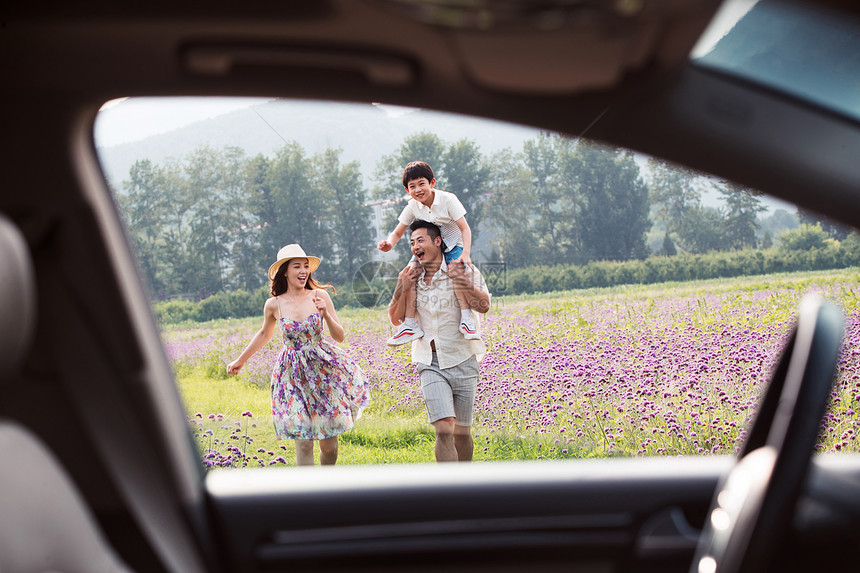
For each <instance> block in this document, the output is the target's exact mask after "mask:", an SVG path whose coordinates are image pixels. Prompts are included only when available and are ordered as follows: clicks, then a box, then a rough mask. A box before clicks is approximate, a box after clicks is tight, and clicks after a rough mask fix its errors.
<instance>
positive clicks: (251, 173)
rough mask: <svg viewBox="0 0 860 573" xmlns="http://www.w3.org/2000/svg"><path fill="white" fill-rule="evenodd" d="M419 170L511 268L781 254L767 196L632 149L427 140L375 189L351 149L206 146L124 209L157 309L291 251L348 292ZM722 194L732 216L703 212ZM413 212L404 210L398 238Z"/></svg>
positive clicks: (163, 167)
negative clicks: (312, 258) (652, 238)
mask: <svg viewBox="0 0 860 573" xmlns="http://www.w3.org/2000/svg"><path fill="white" fill-rule="evenodd" d="M415 159H422V160H424V161H427V162H428V163H429V164H430V165H431V166H432V167H433V168H434V171H435V172H436V178H437V187H438V188H440V189H444V190H447V191H451V192H453V193H455V194H456V195H457V196H458V197H459V199H460V200H461V202H462V203H463V205H464V206H465V207H466V210H467V215H466V217H467V219H468V221H469V224H470V226H471V227H472V230H473V236H474V237H475V238H476V239H477V238H478V237H479V236H481V235H482V234H486V235H488V237H489V243H490V244H491V245H492V253H491V254H490V255H489V257H488V258H489V259H491V260H492V261H493V262H504V263H505V265H506V266H507V268H508V269H515V268H518V267H526V266H534V265H558V264H575V265H582V264H586V263H588V262H591V261H627V260H634V259H636V260H641V259H644V258H645V257H647V256H648V255H650V254H652V252H651V249H649V248H648V245H647V243H646V236H647V234H648V233H649V232H650V233H652V234H653V233H654V232H655V231H657V232H660V233H661V234H662V235H663V241H662V244H661V247H660V252H659V253H657V254H667V255H671V254H674V253H676V252H685V253H691V254H698V253H706V252H709V251H718V250H730V249H742V248H756V247H767V246H769V244H767V243H768V241H769V240H770V239H769V238H768V237H767V235H765V237H764V239H762V238H760V237H759V225H760V223H759V219H758V215H759V214H760V213H761V212H762V211H764V210H765V207H764V206H763V204H762V202H761V198H760V196H759V195H757V194H756V193H755V192H753V191H751V190H748V189H742V188H738V187H737V186H735V185H732V184H730V183H729V182H725V181H719V180H713V179H709V178H707V177H703V176H700V175H699V174H697V173H693V172H691V171H688V170H684V169H680V168H677V167H673V166H670V165H667V164H665V163H663V162H661V161H658V160H655V159H650V160H648V163H647V168H643V166H644V164H643V162H642V161H641V160H637V158H636V157H635V155H634V154H633V153H631V152H629V151H626V150H621V149H616V148H609V147H604V146H600V145H597V144H594V143H591V142H586V141H582V140H577V139H572V138H566V137H562V136H559V135H554V134H549V133H541V134H539V135H538V136H536V137H535V138H534V139H531V140H528V141H526V142H525V143H524V145H523V147H522V149H521V150H512V149H506V150H503V151H501V152H498V153H494V154H491V155H484V154H482V153H481V150H480V147H479V146H478V145H477V144H476V143H475V142H474V141H471V140H467V139H464V140H461V141H457V142H454V143H451V144H448V143H445V142H443V141H442V140H441V139H440V138H439V137H438V136H437V135H434V134H431V133H426V132H424V133H418V134H415V135H413V136H411V137H408V138H406V139H405V140H404V141H403V143H402V144H401V146H400V147H399V148H398V149H396V150H395V151H394V152H392V153H391V154H389V155H386V156H384V157H382V158H381V159H380V161H379V162H378V164H377V165H376V169H375V172H374V181H373V187H372V188H368V187H367V186H366V184H365V182H364V181H363V178H362V176H361V171H360V165H359V164H358V162H347V163H344V162H343V161H342V159H341V151H340V150H331V149H330V150H326V151H324V152H322V153H317V154H313V155H308V154H307V153H306V152H305V151H304V149H303V148H302V146H301V145H300V144H299V143H297V142H289V143H286V144H285V145H284V146H283V147H282V148H280V149H279V150H278V151H277V152H276V153H275V154H274V156H272V157H266V156H264V155H256V156H253V157H249V156H247V155H246V153H245V152H244V151H243V150H242V149H240V148H237V147H225V148H223V149H212V148H209V147H202V148H198V149H197V150H195V151H194V152H192V153H191V154H189V155H188V156H186V157H184V158H180V159H176V158H173V159H170V160H167V161H165V162H164V163H162V164H154V163H153V162H152V161H150V160H139V161H137V162H135V163H134V165H133V166H132V167H131V169H130V170H129V178H128V180H126V181H124V182H123V186H122V187H123V188H122V190H121V191H120V192H119V193H117V201H118V205H119V208H120V212H121V214H122V216H123V218H124V219H125V222H126V225H127V228H128V233H129V235H130V237H131V239H132V242H133V244H134V246H135V248H136V250H137V254H138V260H139V263H140V267H141V272H142V274H143V276H144V277H145V280H146V282H147V283H148V285H149V287H150V289H151V292H152V296H153V298H154V299H155V300H165V299H169V298H173V297H176V296H184V297H186V298H191V299H194V300H200V299H204V298H206V297H208V296H210V295H212V294H214V293H218V292H229V291H235V290H244V291H248V292H251V291H256V290H258V289H259V288H260V287H261V286H262V285H264V284H265V282H266V280H267V279H266V276H265V269H266V268H267V267H268V265H269V264H270V263H271V262H272V260H273V257H274V254H275V253H276V252H277V250H278V249H279V248H280V247H281V246H283V245H285V244H288V243H299V244H300V245H302V247H303V248H304V249H305V251H306V252H308V253H309V254H314V255H317V256H320V257H322V258H323V260H324V261H325V264H324V265H323V266H322V267H321V268H320V270H319V272H318V273H317V274H318V275H319V276H318V278H319V279H321V280H323V281H326V282H331V283H333V284H335V285H346V284H349V282H350V281H351V280H352V278H353V277H354V276H355V274H356V271H357V270H358V269H359V267H360V266H361V265H362V264H363V263H365V262H367V261H369V260H370V259H371V255H372V253H373V249H374V248H375V244H374V243H375V240H374V237H373V234H372V222H371V209H370V207H369V203H370V202H371V201H383V200H397V199H400V198H402V197H403V195H404V190H403V186H402V184H401V172H402V169H403V166H404V165H405V164H406V163H408V162H409V161H413V160H415ZM708 190H715V191H717V192H719V193H721V194H722V195H723V196H724V202H725V205H724V207H721V208H714V207H706V206H704V205H703V204H702V196H703V193H705V192H706V191H708ZM402 205H403V204H402V203H394V206H393V207H392V208H391V209H389V212H388V215H387V219H386V220H384V221H383V222H382V227H383V229H384V230H385V231H388V230H390V229H393V227H394V224H395V218H396V216H397V214H399V211H400V209H401V208H402ZM761 243H764V244H761ZM397 251H398V252H400V253H401V255H402V256H403V257H404V260H405V258H406V257H408V252H407V251H408V249H406V248H403V246H400V247H398V249H397Z"/></svg>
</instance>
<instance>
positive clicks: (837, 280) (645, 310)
mask: <svg viewBox="0 0 860 573" xmlns="http://www.w3.org/2000/svg"><path fill="white" fill-rule="evenodd" d="M858 284H860V272H858V269H856V268H855V269H845V270H839V271H819V272H807V273H784V274H777V275H769V276H756V277H742V278H738V279H733V280H708V281H691V282H686V283H665V284H660V285H653V284H652V285H627V286H615V287H608V288H604V289H587V290H581V291H566V292H561V293H551V294H540V295H518V296H510V297H498V296H497V297H494V298H493V306H494V308H493V311H491V312H497V313H499V315H512V314H515V315H517V316H527V317H532V318H535V319H541V318H542V317H546V316H547V315H551V316H554V317H556V319H557V320H559V321H560V323H561V324H565V325H566V328H569V329H570V331H571V332H573V333H574V334H575V335H576V336H578V337H579V338H580V339H582V340H588V339H592V338H593V337H594V336H595V333H593V332H592V325H591V324H590V323H589V320H588V319H589V318H590V317H591V316H592V315H593V312H592V311H593V309H595V308H606V309H609V310H610V312H611V313H612V315H613V316H614V317H615V320H617V323H616V324H617V326H618V327H619V331H624V330H626V331H628V332H632V331H636V330H637V329H639V328H641V327H642V325H643V324H645V323H646V322H648V321H650V320H651V319H652V317H651V313H652V309H653V304H654V301H655V300H660V299H672V298H685V299H687V300H692V303H691V304H692V306H691V307H685V308H682V309H680V310H679V311H678V313H677V316H675V315H672V316H669V317H668V320H669V323H667V327H668V328H673V327H674V328H680V326H683V325H691V326H696V327H699V326H703V327H704V326H707V325H708V324H712V323H716V324H723V323H726V321H728V320H731V321H732V323H733V324H734V325H735V326H740V325H745V326H749V327H750V328H751V329H756V328H759V329H760V328H762V327H764V326H766V324H765V323H767V322H771V321H773V322H776V321H782V320H784V319H785V318H786V317H788V316H790V315H791V314H792V312H793V311H794V310H795V308H796V301H797V299H798V293H800V292H802V291H806V290H808V289H810V288H822V287H828V288H830V290H831V293H833V291H834V290H835V291H837V292H836V293H835V295H836V297H837V298H838V299H840V300H839V302H841V304H842V305H843V307H844V309H845V311H846V312H852V311H857V309H858V308H860V297H858V294H857V293H858V292H860V289H858V288H856V285H858ZM839 289H841V290H839ZM763 291H766V292H767V294H768V299H767V303H766V305H767V306H768V307H769V313H770V314H766V316H763V317H749V316H746V315H744V313H743V310H744V309H745V308H747V307H748V306H750V305H751V304H752V303H753V302H755V300H756V299H755V297H758V298H757V300H758V302H757V303H756V304H758V305H760V306H761V305H762V303H761V296H762V292H763ZM714 293H723V294H728V295H729V296H728V298H727V300H729V301H730V303H729V304H728V305H724V306H727V308H728V310H729V311H734V314H733V316H732V317H731V318H729V317H727V316H724V315H722V314H721V313H720V310H719V309H717V308H714V307H713V303H712V302H711V300H712V299H709V295H713V294H714ZM723 310H724V311H725V310H726V308H724V309H723ZM338 314H339V315H340V318H341V321H342V322H343V324H344V327H345V329H346V330H347V333H348V335H349V336H352V337H353V338H352V339H350V337H349V336H348V339H347V342H346V343H345V344H341V345H340V346H341V347H343V348H344V349H346V350H347V351H348V352H349V353H350V355H351V356H353V357H354V358H356V359H357V360H359V362H361V363H362V364H366V366H365V370H366V371H368V372H369V373H373V374H374V375H376V384H377V387H375V388H374V390H373V398H372V405H371V406H370V407H369V408H368V409H367V410H365V412H364V414H363V416H362V418H361V419H360V420H359V421H358V422H357V424H356V426H355V428H353V429H352V430H350V431H349V432H346V433H344V434H342V435H341V436H340V437H339V457H338V463H339V464H386V463H426V462H432V461H433V459H434V455H433V446H434V434H433V428H432V426H431V425H430V424H429V423H428V422H427V418H426V413H425V412H424V409H423V407H421V406H415V405H414V401H413V402H412V404H413V405H412V406H408V405H406V406H405V405H403V403H401V398H402V397H403V396H404V392H414V391H415V390H416V389H415V388H414V386H411V384H412V383H411V382H410V383H408V384H402V383H403V382H404V381H406V380H408V379H409V377H408V376H407V375H406V374H405V373H404V371H403V370H402V369H401V370H397V369H394V370H390V371H386V372H383V369H384V368H385V367H386V366H387V365H388V364H389V363H390V364H394V365H395V366H397V365H398V364H405V363H408V349H401V350H399V351H396V352H391V351H389V350H387V349H386V348H385V345H384V342H382V341H384V338H385V336H387V332H388V328H389V327H388V325H387V316H386V313H385V309H382V308H378V309H355V308H347V309H343V310H340V311H339V312H338ZM663 320H666V317H664V318H663ZM672 322H674V323H675V324H672ZM259 324H260V319H259V318H247V319H239V320H236V319H232V320H217V321H212V322H210V323H203V324H199V323H193V324H183V325H176V326H172V327H168V328H167V329H166V331H165V332H164V336H165V339H166V340H168V341H182V342H194V341H198V340H201V341H203V340H205V341H207V342H206V344H208V345H209V346H205V350H204V352H203V353H201V354H200V355H199V356H198V357H197V358H195V359H194V361H190V362H189V361H185V362H182V363H178V364H176V375H177V380H178V384H179V390H180V393H181V395H182V398H183V400H184V402H185V405H186V410H187V412H188V415H189V420H190V422H191V425H192V428H193V429H194V430H195V434H196V436H197V439H198V443H199V445H200V447H201V452H203V453H205V451H206V448H208V447H214V446H216V445H217V444H215V440H216V439H218V440H221V444H227V443H233V444H236V445H237V446H239V447H240V448H241V449H242V451H243V452H245V453H246V454H247V455H248V457H250V458H251V460H252V461H251V465H254V464H260V462H262V464H263V465H269V464H270V463H272V462H273V461H274V460H276V459H277V458H279V457H282V458H283V460H284V462H279V463H285V464H286V465H294V464H295V447H294V443H293V442H292V441H291V440H283V441H279V440H277V439H276V438H275V434H274V431H273V428H272V420H271V403H270V395H269V387H268V378H267V374H266V371H267V369H268V368H270V365H269V363H268V362H267V361H269V360H270V359H269V358H260V360H259V362H258V364H259V365H260V367H259V368H258V369H257V370H256V371H252V370H251V369H250V368H249V367H246V369H244V370H243V371H242V373H240V375H239V376H235V377H228V376H227V375H226V370H225V366H226V363H227V362H228V361H229V360H230V359H232V357H235V355H237V354H238V352H239V351H240V350H241V347H242V346H243V345H244V344H246V343H247V341H248V339H250V336H251V335H252V334H253V332H254V331H256V329H257V328H259ZM517 328H519V327H517ZM548 336H549V335H548ZM604 336H606V334H605V333H604ZM610 336H611V335H610ZM230 337H232V341H231V342H228V341H227V339H228V338H230ZM362 337H363V338H362ZM368 341H370V342H368ZM488 343H489V344H490V346H491V347H492V346H493V344H494V341H493V340H488ZM541 343H542V342H541ZM368 344H369V345H368ZM270 345H272V348H274V347H277V346H278V345H280V339H279V337H278V336H276V337H274V339H273V341H272V342H271V343H270ZM373 353H376V355H375V356H371V355H372V354H373ZM371 358H372V360H371ZM368 360H370V362H368ZM250 363H251V361H249V365H250ZM373 365H376V366H373ZM854 365H856V359H852V361H851V364H849V367H850V368H851V371H852V372H853V367H854ZM743 366H744V365H739V367H743ZM377 368H379V370H377ZM511 375H512V376H513V375H514V374H511ZM398 384H399V385H398ZM853 385H854V384H853V382H852V383H851V386H852V387H853ZM858 392H860V391H858ZM854 394H855V392H854V391H853V390H852V389H851V388H849V387H846V388H845V389H843V391H842V395H843V396H842V397H843V402H842V403H840V404H835V405H833V406H832V407H833V411H834V412H836V413H837V414H839V415H840V419H841V420H842V424H843V425H844V424H848V423H849V422H851V421H852V420H856V416H853V415H852V412H853V411H849V409H850V408H851V407H852V406H853V404H854V403H855V398H854ZM857 399H860V398H857ZM419 401H420V400H419ZM248 411H250V412H252V413H253V417H251V418H249V417H248V416H243V412H248ZM843 411H844V412H843ZM198 413H199V414H200V417H197V416H195V414H198ZM210 415H213V416H214V419H211V420H210V419H209V416H210ZM219 415H220V416H219ZM511 415H514V414H513V413H511ZM744 415H745V414H744ZM488 421H492V420H489V419H487V420H484V419H481V417H480V416H478V417H476V421H475V426H474V431H473V433H474V440H475V446H474V459H475V460H476V461H507V460H534V459H558V458H562V459H563V458H574V457H576V458H589V457H607V456H614V455H632V454H631V453H630V452H631V451H632V452H635V451H636V444H626V443H624V444H622V443H621V441H620V440H618V443H616V444H615V445H614V446H613V445H611V444H610V441H609V440H607V438H606V436H604V435H601V433H600V432H598V431H595V432H596V434H595V435H591V434H589V433H586V434H585V435H582V436H579V437H576V438H573V437H569V436H568V434H559V433H557V432H555V430H557V428H543V429H540V430H541V432H535V429H532V430H531V431H527V430H526V429H519V428H522V425H521V424H519V423H518V422H517V420H510V421H509V422H510V423H506V425H505V428H506V429H499V428H498V427H497V428H496V429H494V430H493V429H490V428H489V425H485V424H484V422H488ZM741 427H742V426H741ZM543 430H547V431H546V433H543ZM844 431H850V429H849V428H848V426H846V427H844V428H843V427H842V426H838V427H835V430H834V432H835V434H841V433H842V432H844ZM210 432H211V433H210ZM231 435H232V436H234V437H233V438H230V436H231ZM624 435H630V436H633V435H635V431H634V429H633V428H630V429H628V431H626V432H624ZM851 439H852V440H853V437H852V438H851ZM231 440H232V441H231ZM828 447H829V446H828ZM614 448H617V449H614ZM649 448H650V446H649ZM216 449H221V447H220V446H218V448H216ZM258 450H263V451H262V452H259V451H258ZM649 451H650V449H649ZM254 456H256V459H255V458H254ZM316 456H317V463H319V458H318V456H319V451H318V448H317V451H316Z"/></svg>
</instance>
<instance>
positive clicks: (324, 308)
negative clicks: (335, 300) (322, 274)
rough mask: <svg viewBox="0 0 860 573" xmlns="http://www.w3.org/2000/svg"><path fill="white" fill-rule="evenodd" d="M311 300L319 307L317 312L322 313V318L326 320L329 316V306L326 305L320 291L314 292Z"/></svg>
mask: <svg viewBox="0 0 860 573" xmlns="http://www.w3.org/2000/svg"><path fill="white" fill-rule="evenodd" d="M311 300H312V301H313V303H314V306H315V307H317V312H319V313H320V317H322V318H326V316H327V315H328V306H327V305H326V302H325V300H324V299H323V298H322V297H321V296H320V294H319V291H317V290H315V291H314V295H313V298H312V299H311Z"/></svg>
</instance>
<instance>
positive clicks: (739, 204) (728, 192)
mask: <svg viewBox="0 0 860 573" xmlns="http://www.w3.org/2000/svg"><path fill="white" fill-rule="evenodd" d="M715 188H716V189H717V191H719V192H720V193H721V194H722V195H723V197H724V198H725V201H726V208H725V211H724V215H725V218H726V220H725V227H724V232H723V235H724V237H725V238H726V244H727V246H728V247H729V248H731V249H743V248H744V247H752V248H755V247H756V246H757V244H756V243H757V240H756V231H757V230H758V227H759V224H758V214H759V213H761V212H762V211H767V207H765V206H764V205H762V203H761V194H760V193H758V192H756V191H753V190H751V189H747V188H745V187H741V186H740V185H736V184H733V183H729V182H727V181H724V182H722V184H719V185H715Z"/></svg>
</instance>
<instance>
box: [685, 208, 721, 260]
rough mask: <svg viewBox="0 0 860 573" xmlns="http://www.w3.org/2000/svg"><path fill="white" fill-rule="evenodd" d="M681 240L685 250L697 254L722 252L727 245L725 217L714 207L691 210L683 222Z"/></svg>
mask: <svg viewBox="0 0 860 573" xmlns="http://www.w3.org/2000/svg"><path fill="white" fill-rule="evenodd" d="M682 229H683V234H680V235H679V239H680V240H681V241H682V242H683V245H684V248H685V249H686V250H687V251H689V252H691V253H696V254H702V253H707V252H709V251H719V250H722V249H723V247H724V246H725V244H726V237H725V216H724V215H723V213H722V212H721V211H720V210H719V209H715V208H714V207H697V208H695V209H691V210H690V211H689V212H688V213H687V216H686V220H685V221H684V222H683V226H682Z"/></svg>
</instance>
